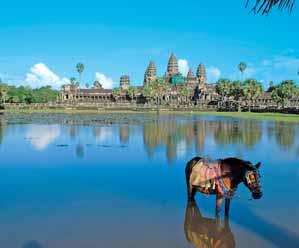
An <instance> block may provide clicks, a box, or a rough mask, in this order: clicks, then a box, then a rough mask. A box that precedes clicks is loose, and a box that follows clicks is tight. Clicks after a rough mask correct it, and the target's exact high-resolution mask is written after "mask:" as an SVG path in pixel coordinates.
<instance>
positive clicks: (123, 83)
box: [119, 75, 130, 91]
mask: <svg viewBox="0 0 299 248" xmlns="http://www.w3.org/2000/svg"><path fill="white" fill-rule="evenodd" d="M129 87H130V77H129V76H128V75H123V76H121V77H120V83H119V88H120V89H121V90H123V91H127V90H129Z"/></svg>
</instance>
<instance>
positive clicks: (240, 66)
mask: <svg viewBox="0 0 299 248" xmlns="http://www.w3.org/2000/svg"><path fill="white" fill-rule="evenodd" d="M246 68H247V65H246V63H245V62H240V64H238V69H239V71H240V72H241V73H242V75H243V74H244V71H245V70H246Z"/></svg>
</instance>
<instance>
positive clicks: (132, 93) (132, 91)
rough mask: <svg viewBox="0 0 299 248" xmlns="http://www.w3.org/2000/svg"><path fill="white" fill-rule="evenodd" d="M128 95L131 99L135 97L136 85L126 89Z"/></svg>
mask: <svg viewBox="0 0 299 248" xmlns="http://www.w3.org/2000/svg"><path fill="white" fill-rule="evenodd" d="M128 95H129V97H130V98H131V100H133V99H134V98H135V97H136V95H137V89H136V87H134V86H130V87H129V90H128Z"/></svg>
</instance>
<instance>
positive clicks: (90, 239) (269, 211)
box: [0, 114, 299, 248]
mask: <svg viewBox="0 0 299 248" xmlns="http://www.w3.org/2000/svg"><path fill="white" fill-rule="evenodd" d="M0 120H1V121H0V193H1V194H0V196H1V198H0V220H1V221H0V247H5V248H41V247H43V248H68V247H70V248H77V247H78V248H79V247H84V248H95V247H105V248H106V247H108V248H109V247H234V246H235V247H299V189H298V187H299V163H298V162H299V125H296V124H286V123H279V122H268V121H254V120H240V119H233V118H224V117H222V118H220V117H211V116H196V115H160V116H159V117H157V116H156V115H151V114H127V115H124V114H100V115H58V114H56V115H53V114H52V115H37V114H35V115H8V114H6V115H2V116H0ZM195 155H200V156H209V157H211V158H213V159H216V158H224V157H228V156H237V157H241V158H243V159H246V160H250V161H252V162H258V161H261V162H262V167H261V174H262V185H263V192H264V196H263V198H262V199H260V200H257V201H252V200H250V193H249V191H248V190H247V189H246V188H245V187H244V186H243V185H241V186H240V187H239V189H238V195H237V197H236V198H235V199H234V200H233V202H232V205H231V212H230V226H229V227H226V228H224V224H223V223H221V227H219V226H217V225H216V223H215V220H214V218H213V217H214V209H215V199H214V197H212V196H211V197H204V196H201V195H199V194H198V195H197V205H198V207H199V211H200V212H201V216H199V215H198V216H197V217H196V218H192V219H191V220H190V219H188V220H187V219H185V216H187V215H188V212H187V213H186V211H187V208H186V207H187V201H186V184H185V175H184V168H185V164H186V162H187V161H188V160H190V159H191V158H192V157H193V156H195ZM190 221H191V222H192V223H190ZM198 223H199V225H198ZM217 245H218V246H217Z"/></svg>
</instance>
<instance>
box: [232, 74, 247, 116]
mask: <svg viewBox="0 0 299 248" xmlns="http://www.w3.org/2000/svg"><path fill="white" fill-rule="evenodd" d="M230 94H231V96H233V98H234V100H235V101H236V102H237V104H238V112H241V102H240V100H241V98H242V97H243V96H244V89H243V83H242V82H241V81H239V80H237V81H234V82H233V83H232V85H231V93H230Z"/></svg>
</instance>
